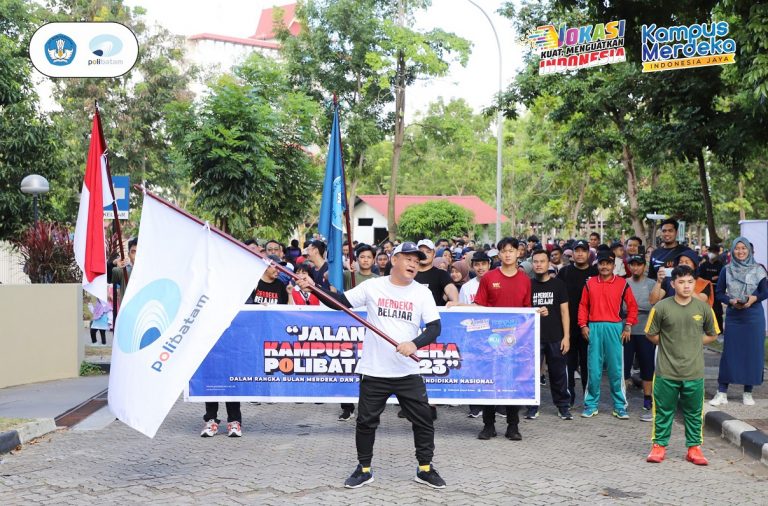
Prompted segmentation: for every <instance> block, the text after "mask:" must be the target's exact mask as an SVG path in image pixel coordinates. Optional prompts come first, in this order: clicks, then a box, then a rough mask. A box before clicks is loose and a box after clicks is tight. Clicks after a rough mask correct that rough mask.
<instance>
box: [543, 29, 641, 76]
mask: <svg viewBox="0 0 768 506" xmlns="http://www.w3.org/2000/svg"><path fill="white" fill-rule="evenodd" d="M625 24H626V23H625V20H623V19H622V20H619V21H610V22H608V23H598V24H596V25H586V26H577V27H576V26H572V27H568V26H567V25H565V24H562V25H560V26H559V27H555V25H542V26H539V27H536V29H535V30H532V31H531V32H530V33H529V34H528V41H529V42H530V43H531V45H532V46H533V47H534V49H536V50H538V51H539V54H540V56H541V61H540V62H539V75H548V74H556V73H561V72H567V71H569V70H578V69H582V68H587V67H597V66H600V65H608V64H611V63H621V62H625V61H626V60H627V58H626V54H625V52H624V29H625Z"/></svg>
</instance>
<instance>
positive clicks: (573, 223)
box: [568, 173, 589, 237]
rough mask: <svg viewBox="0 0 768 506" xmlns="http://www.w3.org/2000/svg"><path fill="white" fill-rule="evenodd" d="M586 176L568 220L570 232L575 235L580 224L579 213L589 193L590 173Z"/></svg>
mask: <svg viewBox="0 0 768 506" xmlns="http://www.w3.org/2000/svg"><path fill="white" fill-rule="evenodd" d="M584 175H585V177H584V179H583V180H582V181H581V188H579V198H578V199H576V203H575V204H574V206H573V207H572V208H571V216H570V219H569V220H568V223H569V226H568V227H569V229H568V234H569V235H570V236H571V237H573V236H574V235H575V232H576V230H577V228H578V226H579V213H580V212H581V206H582V205H584V194H586V193H587V185H588V184H589V174H588V173H585V174H584Z"/></svg>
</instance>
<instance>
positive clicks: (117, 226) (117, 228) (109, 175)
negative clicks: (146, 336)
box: [93, 100, 129, 318]
mask: <svg viewBox="0 0 768 506" xmlns="http://www.w3.org/2000/svg"><path fill="white" fill-rule="evenodd" d="M93 105H94V108H95V112H94V114H96V117H97V118H98V120H99V135H100V136H101V138H102V139H103V140H104V148H105V149H104V161H105V162H106V163H105V164H104V166H105V167H106V169H107V182H108V183H109V193H110V194H111V195H112V212H113V213H114V215H115V217H114V220H115V221H114V225H115V232H116V233H117V245H118V249H119V250H120V260H123V261H125V251H124V249H123V231H122V229H121V228H120V220H119V218H118V216H117V201H116V200H115V187H114V185H113V184H112V171H111V170H110V168H109V158H107V149H106V147H107V140H106V139H105V138H104V130H103V128H102V126H101V115H100V114H99V102H98V100H94V102H93ZM128 276H129V274H128V268H127V267H126V266H123V285H127V284H128ZM116 295H117V294H114V295H113V297H114V298H115V299H116V298H117V297H116ZM115 318H117V312H115Z"/></svg>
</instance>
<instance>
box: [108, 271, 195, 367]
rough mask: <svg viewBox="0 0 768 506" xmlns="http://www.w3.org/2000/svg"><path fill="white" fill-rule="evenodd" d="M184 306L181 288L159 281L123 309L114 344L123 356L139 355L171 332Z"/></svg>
mask: <svg viewBox="0 0 768 506" xmlns="http://www.w3.org/2000/svg"><path fill="white" fill-rule="evenodd" d="M180 304H181V290H179V285H177V284H176V283H175V282H174V281H171V280H170V279H158V280H156V281H153V282H151V283H149V284H148V285H147V286H145V287H144V288H142V289H141V291H139V293H138V294H136V296H135V297H133V298H132V299H131V300H130V301H129V302H128V304H125V305H124V306H123V307H121V308H120V312H119V313H118V316H117V321H116V322H115V340H116V341H117V344H118V346H119V347H120V350H121V351H122V352H123V353H136V352H137V351H139V350H142V349H144V348H146V347H147V346H149V345H150V344H152V343H154V342H155V341H157V339H158V338H159V337H160V336H161V335H162V334H163V332H165V331H166V330H167V329H168V326H169V325H170V324H171V322H172V321H173V319H174V318H175V317H176V314H177V313H178V312H179V305H180Z"/></svg>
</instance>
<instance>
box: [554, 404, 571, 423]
mask: <svg viewBox="0 0 768 506" xmlns="http://www.w3.org/2000/svg"><path fill="white" fill-rule="evenodd" d="M557 411H558V414H559V415H560V418H561V419H562V420H573V415H572V414H571V410H570V409H568V408H567V407H565V406H564V407H562V408H557Z"/></svg>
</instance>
